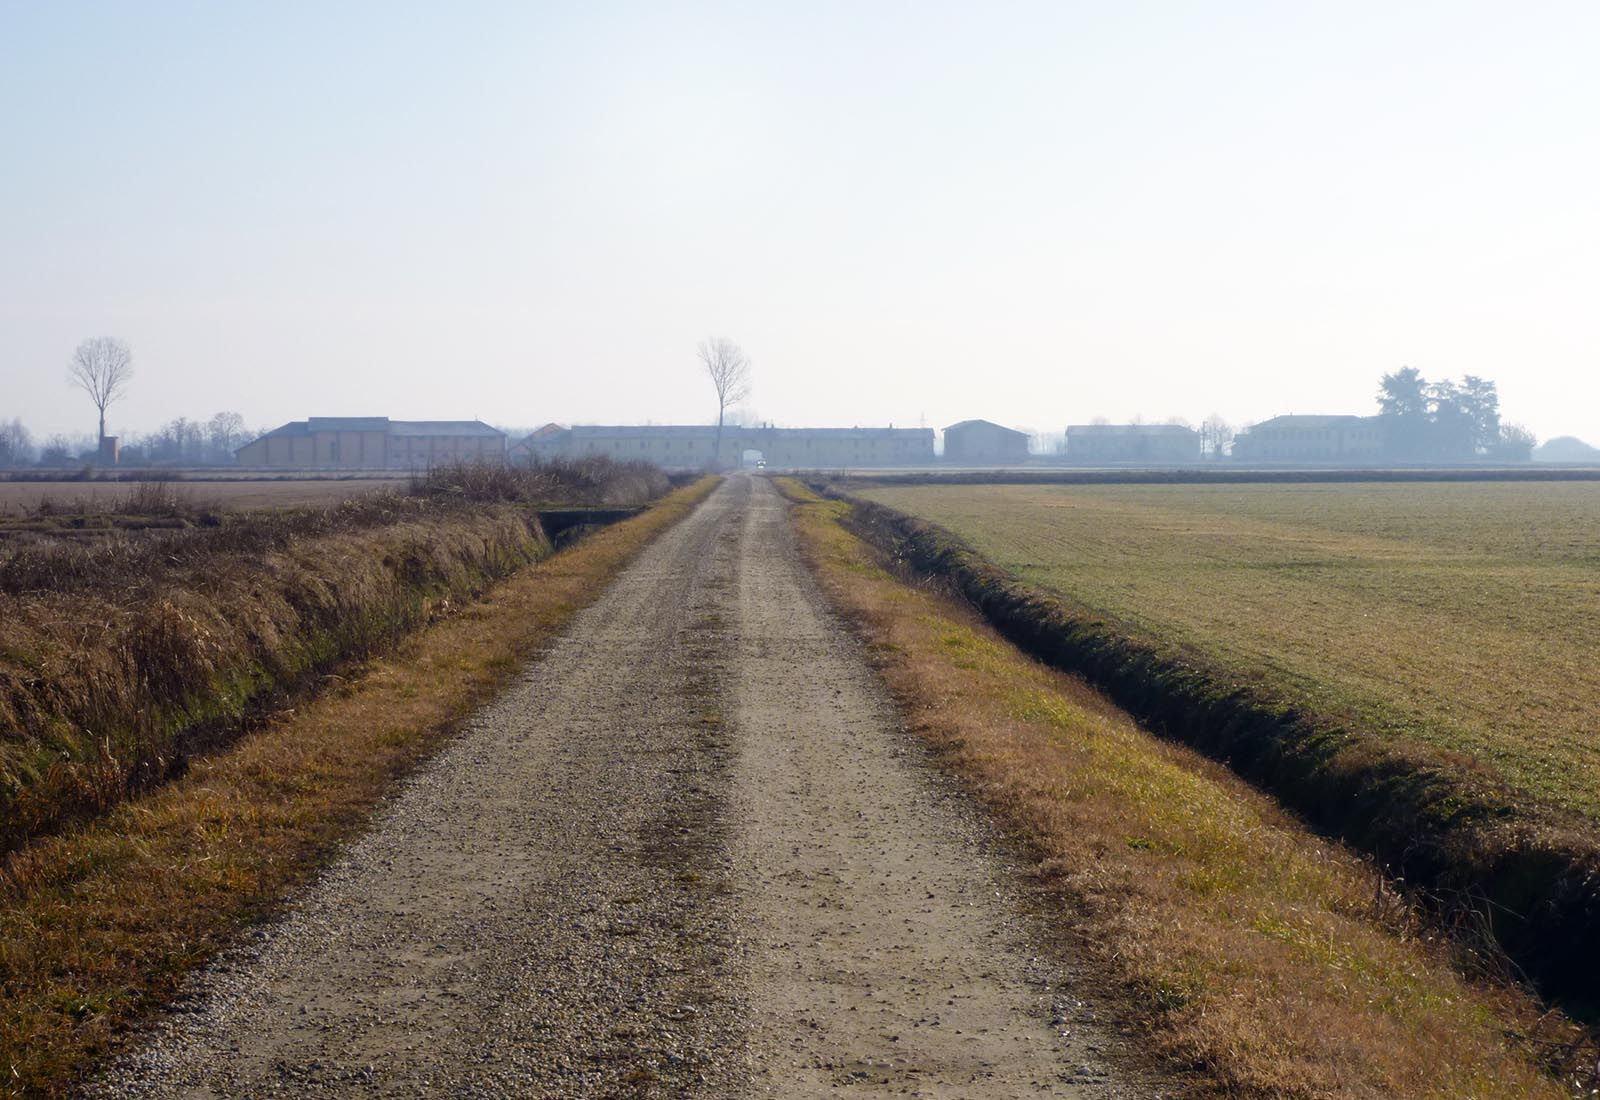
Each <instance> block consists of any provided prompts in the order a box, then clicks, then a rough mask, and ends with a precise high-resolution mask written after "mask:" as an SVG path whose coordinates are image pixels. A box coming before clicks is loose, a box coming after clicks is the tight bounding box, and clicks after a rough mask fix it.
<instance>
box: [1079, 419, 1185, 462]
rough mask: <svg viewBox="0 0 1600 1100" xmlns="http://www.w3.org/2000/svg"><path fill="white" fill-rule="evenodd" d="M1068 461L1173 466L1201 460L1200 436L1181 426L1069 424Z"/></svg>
mask: <svg viewBox="0 0 1600 1100" xmlns="http://www.w3.org/2000/svg"><path fill="white" fill-rule="evenodd" d="M1067 460H1068V461H1069V462H1112V463H1117V462H1132V463H1146V464H1148V463H1162V464H1166V463H1176V464H1182V463H1186V462H1199V461H1200V433H1199V432H1197V431H1195V430H1194V429H1193V428H1186V427H1184V426H1183V425H1182V424H1072V425H1069V426H1068V428H1067Z"/></svg>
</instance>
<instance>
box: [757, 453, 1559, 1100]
mask: <svg viewBox="0 0 1600 1100" xmlns="http://www.w3.org/2000/svg"><path fill="white" fill-rule="evenodd" d="M784 488H785V490H786V492H787V493H788V494H789V495H790V497H791V499H793V500H801V501H806V502H805V503H800V504H798V505H797V507H796V522H797V525H798V528H799V530H800V532H801V536H802V541H803V545H804V546H805V548H806V551H807V555H808V557H809V559H810V561H811V562H812V564H813V566H814V568H815V569H816V570H817V572H818V574H819V576H820V577H821V579H822V582H823V585H824V587H825V589H826V591H827V592H828V593H829V596H830V598H831V599H832V601H833V602H834V603H835V605H836V606H837V607H838V608H839V609H840V610H841V611H842V612H843V613H844V614H845V615H846V616H847V617H849V618H850V619H851V620H852V621H853V622H854V623H855V624H856V625H857V627H858V629H859V630H860V632H861V633H862V635H863V636H864V638H865V640H866V641H867V643H868V646H869V651H870V652H872V653H873V654H874V655H875V659H876V661H877V663H878V665H879V667H880V668H881V670H882V672H883V674H884V676H885V678H886V680H887V682H888V684H889V686H890V688H891V690H892V691H893V692H894V694H895V695H896V697H897V698H898V699H899V701H900V702H901V704H902V706H903V707H904V708H905V710H906V712H907V714H908V717H909V719H910V722H911V724H912V726H913V728H914V729H917V730H918V731H920V733H921V734H922V736H924V737H925V738H927V739H928V740H929V741H930V742H931V743H932V744H933V745H934V746H935V747H936V748H937V749H939V750H940V751H941V753H942V755H943V758H944V760H945V761H946V762H947V765H948V766H949V767H950V768H951V769H952V770H953V771H954V772H955V773H956V774H958V775H959V776H961V777H962V778H963V779H964V780H965V782H966V783H967V784H968V786H969V787H970V789H971V790H972V791H974V792H975V794H976V795H977V796H978V797H979V798H980V799H981V800H982V801H983V802H984V803H985V804H986V805H987V806H988V807H989V808H990V809H991V810H992V811H993V812H994V813H995V815H996V817H997V818H998V819H999V820H1000V821H1001V822H1002V823H1003V824H1004V825H1005V826H1006V827H1008V828H1009V829H1010V830H1012V831H1014V832H1015V833H1016V834H1018V835H1019V836H1020V837H1021V838H1023V839H1024V840H1025V841H1026V843H1027V844H1028V845H1029V846H1030V848H1031V849H1032V850H1033V851H1034V852H1035V853H1036V854H1037V856H1038V858H1039V860H1040V864H1039V869H1040V873H1041V875H1042V876H1043V877H1044V878H1045V879H1046V880H1047V881H1048V883H1049V884H1050V886H1051V887H1052V889H1053V890H1054V891H1055V892H1056V896H1057V897H1058V898H1059V899H1060V902H1061V906H1062V909H1061V930H1062V935H1063V936H1064V937H1067V938H1070V939H1073V940H1076V941H1078V943H1079V944H1080V945H1081V950H1083V951H1085V952H1087V953H1089V954H1090V955H1091V956H1092V957H1093V959H1094V960H1095V961H1096V962H1097V963H1098V965H1099V967H1100V968H1102V969H1103V970H1104V971H1105V972H1106V973H1108V974H1109V975H1111V976H1112V977H1113V978H1114V979H1115V980H1117V981H1118V982H1120V983H1121V984H1122V985H1123V986H1124V987H1125V988H1126V989H1127V990H1129V991H1130V993H1131V994H1132V996H1133V998H1134V1000H1135V1003H1136V1004H1137V1005H1138V1006H1139V1010H1140V1011H1141V1012H1142V1018H1141V1020H1140V1023H1141V1024H1142V1026H1143V1027H1144V1028H1145V1029H1146V1030H1147V1033H1148V1035H1149V1037H1150V1040H1151V1043H1152V1045H1153V1047H1154V1048H1155V1049H1156V1050H1158V1051H1159V1052H1160V1053H1162V1054H1164V1055H1165V1056H1166V1057H1168V1058H1169V1059H1171V1060H1172V1061H1173V1062H1174V1063H1175V1064H1177V1065H1180V1066H1185V1067H1195V1068H1197V1069H1198V1070H1199V1071H1200V1072H1201V1073H1202V1074H1203V1076H1204V1079H1205V1081H1206V1082H1207V1084H1206V1085H1205V1086H1203V1087H1202V1091H1203V1092H1205V1093H1206V1094H1208V1095H1214V1096H1230V1097H1306V1098H1310V1097H1317V1098H1322V1097H1329V1098H1331V1097H1361V1098H1365V1097H1372V1098H1377V1097H1405V1098H1424V1097H1428V1098H1432V1097H1439V1098H1444V1097H1451V1098H1463V1097H1472V1098H1480V1100H1491V1098H1504V1100H1513V1098H1515V1100H1537V1098H1545V1097H1548V1098H1555V1097H1560V1096H1565V1095H1570V1093H1569V1090H1568V1089H1567V1088H1566V1087H1564V1085H1563V1083H1562V1082H1561V1081H1559V1080H1558V1079H1557V1078H1556V1077H1555V1076H1553V1075H1552V1074H1551V1073H1549V1072H1546V1070H1545V1069H1543V1068H1542V1067H1541V1066H1540V1065H1539V1064H1537V1063H1536V1061H1535V1057H1534V1056H1535V1054H1536V1053H1538V1052H1539V1051H1547V1050H1549V1049H1551V1047H1549V1046H1548V1044H1551V1043H1554V1044H1556V1045H1557V1046H1559V1045H1560V1044H1564V1043H1571V1042H1575V1041H1576V1040H1577V1036H1578V1033H1577V1031H1576V1030H1575V1029H1574V1028H1572V1027H1571V1026H1570V1025H1568V1024H1566V1023H1564V1022H1563V1021H1561V1020H1560V1018H1559V1017H1556V1016H1553V1015H1546V1016H1541V1015H1540V1014H1539V1011H1538V1008H1537V1006H1536V1005H1534V1004H1533V1003H1532V1002H1531V1001H1530V1000H1529V999H1527V998H1525V997H1524V996H1523V995H1521V994H1520V993H1518V992H1516V991H1514V990H1509V989H1501V988H1489V987H1484V986H1478V985H1474V984H1472V983H1469V982H1468V981H1466V980H1464V979H1463V978H1461V977H1460V976H1459V975H1457V974H1456V973H1455V971H1454V970H1453V969H1452V967H1451V965H1450V963H1449V960H1448V958H1447V957H1446V956H1445V953H1444V951H1443V950H1442V948H1441V946H1440V945H1439V944H1437V943H1435V942H1433V941H1432V940H1431V938H1430V937H1429V936H1428V935H1427V934H1426V933H1425V930H1424V928H1423V926H1422V925H1420V924H1418V923H1417V922H1416V920H1415V918H1414V916H1413V915H1412V914H1411V913H1409V912H1408V911H1407V910H1406V909H1405V907H1404V906H1403V905H1402V904H1400V903H1399V901H1398V900H1397V899H1396V898H1395V897H1394V896H1393V895H1392V894H1391V893H1390V892H1389V891H1388V890H1387V889H1386V888H1385V887H1384V884H1383V881H1382V879H1381V877H1380V876H1379V875H1378V874H1377V873H1376V872H1374V871H1373V870H1372V869H1371V868H1370V867H1368V866H1367V865H1365V864H1364V863H1363V862H1362V861H1360V860H1359V859H1357V858H1356V857H1354V856H1353V855H1351V854H1350V853H1348V852H1347V851H1345V850H1343V849H1342V848H1339V847H1337V846H1334V845H1330V844H1328V843H1326V842H1325V841H1322V840H1320V839H1318V838H1317V837H1315V836H1312V835H1310V834H1308V833H1307V832H1305V831H1304V830H1303V829H1302V828H1300V827H1298V826H1297V825H1296V824H1295V823H1294V822H1293V821H1292V820H1290V819H1288V818H1287V817H1286V816H1284V815H1283V814H1282V813H1281V812H1280V811H1279V810H1278V809H1277V808H1276V807H1275V805H1274V804H1273V803H1272V802H1271V800H1269V799H1267V798H1265V797H1264V796H1262V795H1260V794H1259V793H1258V792H1256V791H1254V790H1252V789H1251V788H1249V787H1247V786H1246V785H1244V784H1243V783H1241V782H1239V781H1238V780H1237V779H1235V778H1234V777H1232V776H1231V775H1230V774H1228V773H1227V772H1225V771H1224V770H1223V769H1221V768H1219V767H1217V766H1216V765H1213V764H1211V763H1209V762H1207V761H1206V760H1204V759H1203V758H1201V757H1199V756H1198V755H1196V754H1194V753H1192V752H1189V751H1188V750H1185V749H1183V748H1181V747H1179V746H1174V745H1172V744H1169V743H1166V742H1162V741H1160V740H1158V739H1156V738H1154V737H1152V736H1150V735H1148V734H1146V733H1145V732H1143V731H1142V730H1140V729H1139V728H1138V727H1137V726H1136V725H1135V724H1134V723H1132V722H1131V721H1130V720H1128V719H1127V718H1126V717H1125V716H1123V715H1121V714H1120V713H1119V712H1117V711H1115V710H1114V709H1112V708H1111V707H1110V706H1109V705H1108V704H1107V703H1106V702H1105V701H1104V700H1103V699H1102V698H1101V697H1099V696H1097V695H1095V694H1094V693H1092V692H1090V691H1089V690H1088V689H1086V688H1085V687H1084V686H1083V685H1082V684H1081V683H1080V682H1078V681H1076V680H1074V679H1072V678H1070V677H1067V676H1064V675H1062V674H1060V673H1057V672H1054V671H1052V670H1049V669H1047V668H1045V667H1043V666H1041V665H1039V664H1037V663H1035V662H1032V661H1030V660H1028V659H1027V658H1026V657H1024V656H1022V655H1021V654H1020V653H1018V652H1017V651H1016V650H1015V649H1014V648H1013V647H1011V646H1010V645H1009V644H1007V643H1006V642H1005V641H1003V640H1002V639H1001V638H999V637H998V636H997V635H996V634H995V633H994V632H993V631H992V630H991V629H990V628H988V627H987V626H986V625H985V624H983V623H982V622H981V621H979V620H978V619H977V617H976V616H975V615H974V614H972V613H971V612H970V610H968V609H967V608H965V606H964V605H961V604H958V603H955V602H954V601H950V600H946V599H943V598H941V597H940V596H938V595H937V594H935V593H933V592H930V591H929V590H927V589H926V588H922V587H913V586H910V585H906V584H903V583H901V582H900V581H898V580H896V579H895V578H894V577H892V576H891V575H890V574H888V573H887V572H885V571H884V570H883V569H882V568H881V567H880V564H879V563H878V561H877V560H876V558H875V556H874V553H873V551H871V550H870V549H869V548H868V547H867V546H866V545H865V544H864V543H862V542H861V541H859V540H858V539H856V538H855V537H854V536H852V535H850V534H849V533H848V532H847V531H846V530H845V529H844V528H843V527H842V526H840V523H839V519H840V518H841V516H842V515H843V513H844V512H845V508H846V506H845V505H842V504H838V503H824V502H820V501H818V500H817V499H816V498H815V497H812V496H810V494H807V493H806V492H805V490H804V489H802V488H800V487H798V486H797V485H796V484H794V483H792V482H791V483H787V484H785V485H784Z"/></svg>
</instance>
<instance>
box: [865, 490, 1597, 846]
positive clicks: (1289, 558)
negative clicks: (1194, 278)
mask: <svg viewBox="0 0 1600 1100" xmlns="http://www.w3.org/2000/svg"><path fill="white" fill-rule="evenodd" d="M862 495H863V496H865V497H867V498H869V499H872V500H876V501H879V502H882V503H884V504H888V505H890V506H891V507H894V508H897V509H900V510H902V511H905V512H910V513H913V514H915V515H918V516H922V517H924V518H926V519H929V520H932V521H934V522H935V523H938V524H940V525H942V526H944V527H946V528H948V529H949V530H951V531H953V532H954V533H955V534H956V535H958V536H959V537H961V538H963V539H965V540H967V541H968V542H969V543H970V544H971V545H972V546H973V548H974V549H976V550H977V551H978V552H979V553H981V554H983V555H984V556H986V557H987V558H988V559H989V560H991V561H993V562H994V563H996V564H997V565H999V566H1000V567H1001V568H1003V569H1005V570H1008V571H1009V572H1011V573H1013V574H1015V575H1017V576H1019V577H1021V578H1022V579H1024V580H1025V581H1028V582H1031V583H1033V584H1036V585H1039V586H1042V587H1045V588H1049V589H1052V590H1054V591H1057V592H1060V593H1062V594H1064V595H1066V596H1067V597H1069V598H1070V599H1072V600H1073V601H1074V602H1075V603H1077V604H1079V605H1082V606H1084V607H1087V608H1089V609H1091V610H1093V611H1095V612H1098V613H1102V614H1105V615H1108V616H1112V617H1114V618H1115V619H1117V620H1120V621H1122V622H1125V623H1128V624H1130V625H1131V626H1132V627H1133V628H1135V629H1136V630H1138V631H1141V632H1144V633H1147V634H1151V635H1154V636H1157V637H1159V638H1162V639H1164V640H1166V641H1170V642H1173V643H1176V644H1178V645H1181V646H1183V647H1185V648H1187V649H1189V650H1192V651H1194V652H1197V653H1199V654H1202V655H1204V656H1205V657H1207V658H1209V659H1211V660H1213V661H1216V662H1219V663H1220V664H1221V665H1222V666H1223V667H1224V668H1226V669H1228V670H1230V671H1232V672H1233V673H1236V674H1237V675H1238V676H1239V677H1241V678H1246V679H1250V680H1255V681H1258V682H1265V683H1269V684H1271V685H1273V686H1275V687H1281V688H1283V689H1285V690H1287V691H1288V692H1290V693H1292V695H1293V696H1294V697H1296V698H1299V699H1302V700H1304V701H1305V702H1306V703H1307V704H1309V705H1310V706H1312V707H1313V708H1315V709H1316V710H1317V711H1318V712H1320V713H1325V714H1331V715H1335V716H1340V717H1341V718H1344V719H1347V720H1350V721H1353V722H1356V723H1358V724H1359V725H1361V726H1362V727H1364V728H1367V729H1374V730H1378V731H1381V732H1382V733H1383V735H1384V736H1386V737H1388V738H1390V739H1392V740H1393V741H1395V742H1396V743H1408V742H1409V743H1420V744H1422V745H1426V746H1428V747H1430V748H1431V749H1433V750H1436V751H1439V750H1442V751H1443V752H1446V753H1450V754H1457V755H1459V756H1461V757H1464V758H1466V759H1468V760H1470V761H1471V762H1472V764H1473V766H1474V767H1478V768H1486V769H1489V770H1491V771H1492V772H1493V773H1494V774H1495V775H1496V776H1497V777H1499V778H1500V779H1502V780H1504V781H1505V782H1506V783H1507V784H1509V786H1510V787H1511V789H1512V790H1513V791H1515V792H1516V793H1517V795H1518V796H1519V797H1521V798H1524V799H1527V800H1529V801H1531V802H1532V803H1536V804H1543V805H1546V806H1553V807H1559V808H1560V809H1562V810H1566V811H1572V812H1576V813H1579V814H1582V815H1584V816H1586V817H1588V818H1590V819H1591V820H1593V819H1600V741H1597V740H1596V739H1595V737H1594V731H1595V729H1596V728H1597V727H1600V665H1597V664H1596V663H1595V661H1594V660H1593V655H1594V654H1595V653H1596V652H1597V651H1600V617H1597V616H1596V615H1595V609H1596V608H1597V607H1600V568H1597V566H1600V485H1595V484H1589V483H1574V484H1552V483H1524V484H1507V483H1474V484H1398V485H1391V484H1342V485H1341V484H1329V485H1183V486H1161V485H1122V486H1060V485H1057V486H1049V485H1041V486H1026V485H988V486H982V485H960V486H952V485H946V486H919V487H911V488H879V489H871V490H868V491H866V492H864V493H863V494H862Z"/></svg>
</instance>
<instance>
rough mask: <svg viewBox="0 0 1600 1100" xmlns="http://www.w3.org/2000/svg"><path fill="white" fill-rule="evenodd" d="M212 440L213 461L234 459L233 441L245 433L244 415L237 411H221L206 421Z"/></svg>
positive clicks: (207, 433) (208, 434)
mask: <svg viewBox="0 0 1600 1100" xmlns="http://www.w3.org/2000/svg"><path fill="white" fill-rule="evenodd" d="M206 435H207V436H208V437H209V439H210V441H211V450H212V455H211V461H213V462H231V461H233V441H234V440H235V439H239V438H241V437H243V435H244V417H242V416H240V415H239V414H238V413H236V412H219V413H218V414H217V415H216V416H213V417H212V418H211V419H210V420H209V421H207V422H206Z"/></svg>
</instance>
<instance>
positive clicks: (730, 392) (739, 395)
mask: <svg viewBox="0 0 1600 1100" xmlns="http://www.w3.org/2000/svg"><path fill="white" fill-rule="evenodd" d="M700 362H702V363H704V364H705V368H706V373H707V374H709V375H710V376H711V386H712V388H713V389H715V390H716V391H717V442H716V446H715V448H714V449H713V451H712V452H711V462H712V465H713V466H715V465H717V464H719V463H720V462H721V461H722V422H723V420H724V418H726V416H727V415H728V409H729V407H730V406H733V405H737V404H738V403H739V402H741V401H743V400H744V399H745V398H746V397H749V396H750V357H749V356H748V355H746V354H745V353H744V349H743V348H741V347H740V346H739V345H738V344H735V343H734V342H733V341H732V340H729V339H728V338H727V337H725V336H713V337H711V338H709V339H706V340H702V341H701V342H700Z"/></svg>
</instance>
